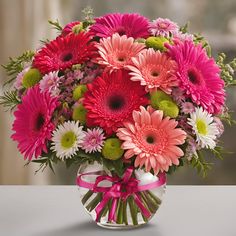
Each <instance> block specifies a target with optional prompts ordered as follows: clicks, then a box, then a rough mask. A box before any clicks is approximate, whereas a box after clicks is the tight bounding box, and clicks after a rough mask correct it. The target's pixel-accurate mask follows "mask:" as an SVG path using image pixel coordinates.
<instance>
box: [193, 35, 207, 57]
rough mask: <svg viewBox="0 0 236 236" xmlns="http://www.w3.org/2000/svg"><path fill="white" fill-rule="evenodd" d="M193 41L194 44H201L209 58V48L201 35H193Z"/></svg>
mask: <svg viewBox="0 0 236 236" xmlns="http://www.w3.org/2000/svg"><path fill="white" fill-rule="evenodd" d="M193 41H194V43H195V44H198V43H201V44H202V47H203V48H205V49H206V52H207V55H208V56H209V57H211V46H210V44H209V43H208V41H207V40H206V39H205V38H204V37H203V36H202V35H201V34H194V39H193Z"/></svg>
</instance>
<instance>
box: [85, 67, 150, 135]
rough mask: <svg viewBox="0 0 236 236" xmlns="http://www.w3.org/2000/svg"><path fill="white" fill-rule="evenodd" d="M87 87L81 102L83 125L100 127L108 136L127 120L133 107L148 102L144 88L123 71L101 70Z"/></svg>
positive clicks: (137, 107)
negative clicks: (83, 115) (84, 115)
mask: <svg viewBox="0 0 236 236" xmlns="http://www.w3.org/2000/svg"><path fill="white" fill-rule="evenodd" d="M87 87H88V91H87V92H86V93H85V95H84V101H83V104H84V106H85V108H86V109H87V125H88V126H100V127H101V128H103V129H104V130H105V131H106V133H107V134H108V135H110V134H112V133H113V132H115V131H116V130H117V128H118V127H121V126H122V124H123V122H124V121H126V120H129V119H131V118H132V112H133V110H137V109H139V107H140V106H141V105H147V103H148V99H147V97H146V92H145V90H144V88H143V87H142V86H140V84H139V83H137V82H134V81H131V80H130V77H129V75H128V73H127V72H125V71H121V70H119V71H117V72H113V73H111V74H106V73H104V74H103V75H102V77H98V78H97V79H95V80H94V81H93V83H91V84H88V85H87Z"/></svg>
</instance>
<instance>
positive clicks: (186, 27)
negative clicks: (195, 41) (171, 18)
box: [179, 22, 189, 34]
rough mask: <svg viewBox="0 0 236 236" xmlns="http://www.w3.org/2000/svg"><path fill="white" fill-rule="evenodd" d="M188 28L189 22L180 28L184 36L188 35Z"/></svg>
mask: <svg viewBox="0 0 236 236" xmlns="http://www.w3.org/2000/svg"><path fill="white" fill-rule="evenodd" d="M188 28H189V22H187V23H186V24H185V25H183V26H181V27H180V29H179V30H180V32H182V33H183V34H186V33H188Z"/></svg>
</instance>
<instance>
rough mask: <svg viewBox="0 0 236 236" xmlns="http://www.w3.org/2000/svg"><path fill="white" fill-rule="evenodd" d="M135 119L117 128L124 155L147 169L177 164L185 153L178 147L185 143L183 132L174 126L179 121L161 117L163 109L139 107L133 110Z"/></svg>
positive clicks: (165, 169) (164, 169)
mask: <svg viewBox="0 0 236 236" xmlns="http://www.w3.org/2000/svg"><path fill="white" fill-rule="evenodd" d="M133 120H134V122H125V123H124V126H125V128H119V129H118V132H117V136H118V137H119V139H121V140H123V141H124V142H123V144H122V148H123V149H125V150H128V151H126V152H125V155H124V156H125V158H126V159H129V158H131V157H133V156H136V157H135V167H138V166H139V167H142V166H143V165H145V167H146V171H147V172H149V171H150V170H151V169H153V171H154V173H155V174H158V172H159V171H162V172H163V171H168V169H169V166H171V165H172V164H174V165H179V158H180V157H181V156H183V155H184V153H183V151H182V149H181V148H180V147H178V145H181V144H183V143H184V142H185V138H186V133H185V132H184V131H183V130H182V129H180V128H176V126H177V124H178V122H177V121H175V120H174V119H170V118H169V117H165V118H163V112H162V111H160V110H154V109H152V108H151V107H148V108H147V110H146V109H145V108H144V107H142V106H141V107H140V111H134V112H133Z"/></svg>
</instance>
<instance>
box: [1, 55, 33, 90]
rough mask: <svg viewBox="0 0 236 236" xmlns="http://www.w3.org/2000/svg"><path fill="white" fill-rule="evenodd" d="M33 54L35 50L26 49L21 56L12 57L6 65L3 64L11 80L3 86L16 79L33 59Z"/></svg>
mask: <svg viewBox="0 0 236 236" xmlns="http://www.w3.org/2000/svg"><path fill="white" fill-rule="evenodd" d="M33 56H34V51H26V52H24V53H23V54H22V55H20V56H19V57H16V58H12V57H10V58H9V62H8V63H7V64H6V65H2V67H3V68H4V69H5V70H6V73H7V76H9V77H10V78H9V80H7V81H6V82H5V83H4V84H3V86H5V85H7V84H10V83H11V82H12V81H14V80H15V79H16V76H17V75H18V74H19V73H20V72H21V71H22V70H23V69H24V66H25V64H26V63H29V62H31V61H32V58H33Z"/></svg>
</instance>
